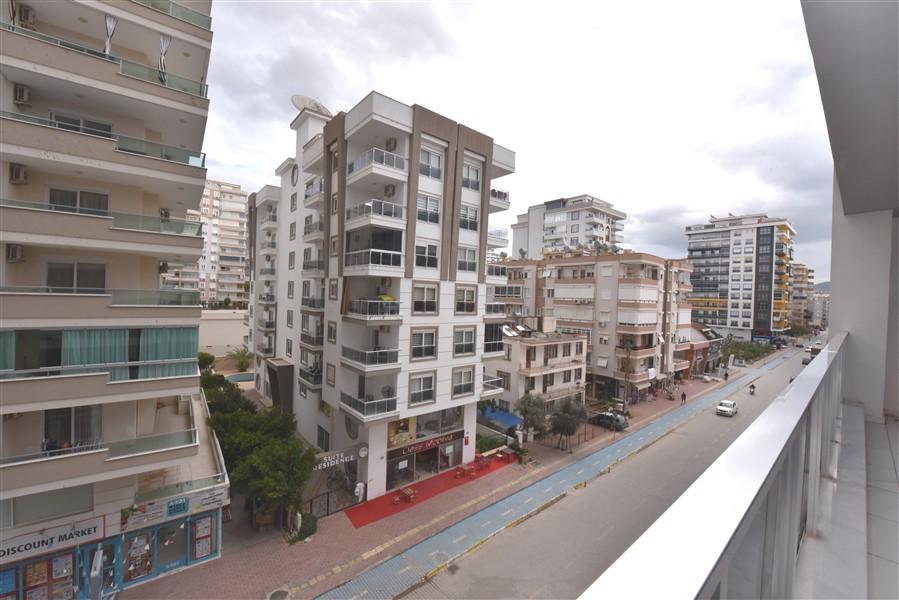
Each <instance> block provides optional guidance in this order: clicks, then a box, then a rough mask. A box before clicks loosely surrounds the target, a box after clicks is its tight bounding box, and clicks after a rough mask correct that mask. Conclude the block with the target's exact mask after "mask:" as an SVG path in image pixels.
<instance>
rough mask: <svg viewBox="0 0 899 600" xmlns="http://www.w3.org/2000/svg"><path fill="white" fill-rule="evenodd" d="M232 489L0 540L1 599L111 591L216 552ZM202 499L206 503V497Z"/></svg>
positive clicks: (64, 599) (67, 599)
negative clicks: (115, 527) (113, 522)
mask: <svg viewBox="0 0 899 600" xmlns="http://www.w3.org/2000/svg"><path fill="white" fill-rule="evenodd" d="M226 499H227V488H225V489H224V490H222V491H221V492H218V491H217V490H211V491H208V492H205V493H204V492H200V493H197V494H195V495H192V496H182V497H178V498H172V499H167V500H160V501H156V502H148V503H145V504H141V505H136V506H134V507H130V508H128V509H124V510H123V511H122V512H121V515H118V516H119V518H120V520H121V522H120V523H119V525H121V529H120V533H118V534H116V535H113V536H110V537H106V534H107V532H108V530H109V529H110V527H109V519H110V518H114V517H115V516H116V515H112V517H111V516H110V515H105V516H99V517H94V518H91V519H87V520H84V521H79V522H76V523H72V524H69V525H64V526H60V527H53V528H48V529H41V530H38V531H35V532H32V533H29V534H24V535H20V536H16V537H15V538H10V539H3V540H2V541H0V600H76V599H82V598H83V599H87V598H98V597H109V596H111V595H113V594H114V593H116V592H119V591H121V590H122V589H124V588H126V587H128V586H131V585H137V584H139V583H142V582H145V581H149V580H151V579H154V578H156V577H159V576H160V575H163V574H165V573H167V572H170V571H173V570H176V569H180V568H183V567H188V566H192V565H195V564H198V563H201V562H204V561H207V560H211V559H213V558H216V557H218V556H219V554H220V551H221V506H222V504H221V503H220V500H226ZM204 501H205V503H204Z"/></svg>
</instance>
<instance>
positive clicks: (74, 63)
mask: <svg viewBox="0 0 899 600" xmlns="http://www.w3.org/2000/svg"><path fill="white" fill-rule="evenodd" d="M0 46H2V47H3V49H4V54H8V55H9V56H10V57H14V58H18V59H22V60H26V61H28V62H31V63H35V64H39V65H40V66H41V67H43V68H48V67H49V68H56V69H62V70H64V71H67V72H71V73H79V74H83V75H85V76H87V77H89V78H90V79H92V80H94V81H98V82H102V83H105V84H109V85H114V86H126V87H128V88H130V89H131V90H133V91H134V92H140V93H145V94H152V95H154V96H160V97H163V98H165V99H167V100H171V101H175V102H181V103H186V104H188V105H191V106H193V105H199V106H201V107H202V108H204V109H205V108H208V106H209V104H208V101H206V98H207V97H208V92H209V86H208V85H207V84H205V83H203V82H200V81H193V80H191V79H188V78H186V77H181V76H179V75H176V74H174V73H172V72H170V71H165V72H160V71H159V70H158V69H157V68H156V67H153V66H149V65H145V64H141V63H137V62H133V61H130V60H127V59H125V58H121V57H118V56H114V55H112V54H105V53H104V52H103V50H102V49H96V48H91V47H90V46H85V45H83V44H80V43H78V42H73V41H70V40H66V39H63V38H60V37H57V36H54V35H50V34H47V33H43V32H39V31H35V30H32V29H26V28H24V27H18V26H13V25H11V24H9V23H6V22H0ZM169 90H171V91H169ZM184 94H189V95H190V96H195V97H196V98H199V99H201V100H199V101H195V100H192V99H190V98H187V97H185V96H184Z"/></svg>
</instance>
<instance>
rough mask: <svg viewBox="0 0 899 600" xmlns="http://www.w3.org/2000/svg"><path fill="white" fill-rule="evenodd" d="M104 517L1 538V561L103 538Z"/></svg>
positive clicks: (18, 558)
mask: <svg viewBox="0 0 899 600" xmlns="http://www.w3.org/2000/svg"><path fill="white" fill-rule="evenodd" d="M105 533H106V532H105V527H104V521H103V517H102V516H101V517H94V518H92V519H85V520H84V521H78V522H76V523H72V524H70V525H60V526H59V527H49V528H47V529H41V530H39V531H35V532H32V533H26V534H24V535H20V536H17V537H14V538H11V539H6V538H3V539H0V563H3V562H8V561H13V560H21V559H23V558H28V557H30V556H37V555H39V554H46V553H47V552H54V551H56V550H61V549H62V548H68V547H70V546H75V545H77V544H83V543H84V542H92V541H95V540H99V539H102V538H103V537H104V535H105Z"/></svg>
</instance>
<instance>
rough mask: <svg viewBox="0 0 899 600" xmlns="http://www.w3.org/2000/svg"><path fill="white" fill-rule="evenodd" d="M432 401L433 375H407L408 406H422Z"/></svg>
mask: <svg viewBox="0 0 899 600" xmlns="http://www.w3.org/2000/svg"><path fill="white" fill-rule="evenodd" d="M433 401H434V374H433V373H424V374H421V373H419V374H412V375H409V404H410V405H415V404H424V403H425V402H433Z"/></svg>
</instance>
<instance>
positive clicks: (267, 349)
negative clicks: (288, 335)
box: [256, 342, 274, 354]
mask: <svg viewBox="0 0 899 600" xmlns="http://www.w3.org/2000/svg"><path fill="white" fill-rule="evenodd" d="M256 352H258V353H260V354H274V348H273V347H272V345H271V344H270V343H266V342H260V343H258V344H256Z"/></svg>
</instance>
